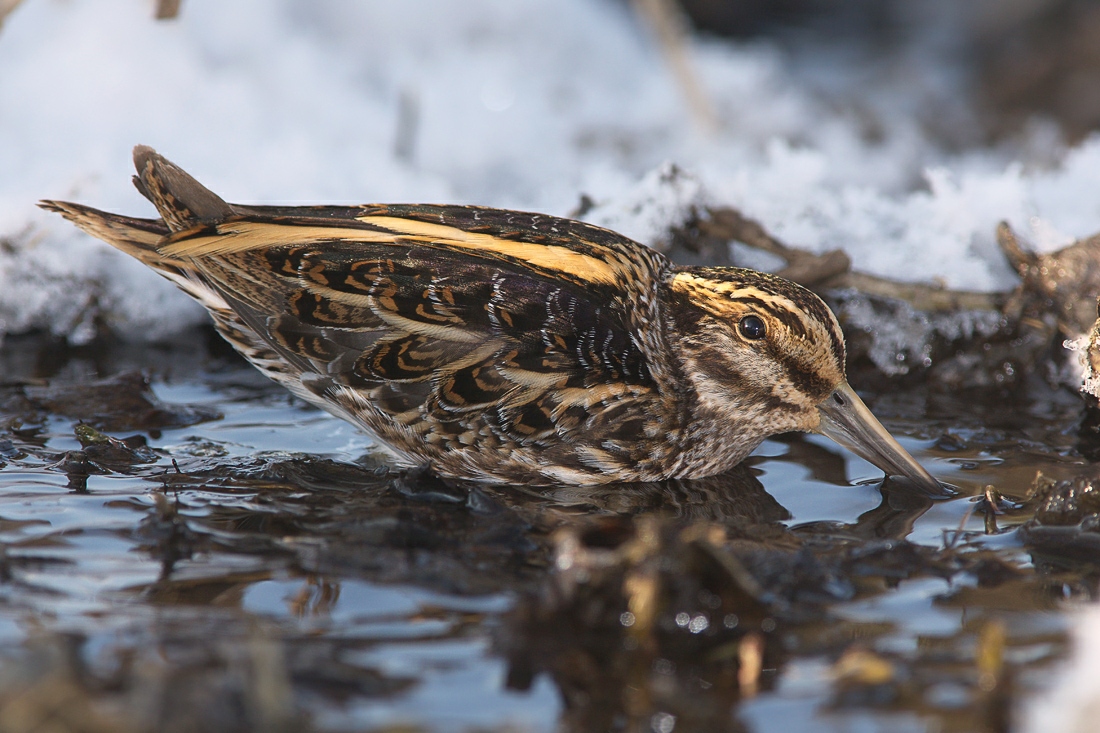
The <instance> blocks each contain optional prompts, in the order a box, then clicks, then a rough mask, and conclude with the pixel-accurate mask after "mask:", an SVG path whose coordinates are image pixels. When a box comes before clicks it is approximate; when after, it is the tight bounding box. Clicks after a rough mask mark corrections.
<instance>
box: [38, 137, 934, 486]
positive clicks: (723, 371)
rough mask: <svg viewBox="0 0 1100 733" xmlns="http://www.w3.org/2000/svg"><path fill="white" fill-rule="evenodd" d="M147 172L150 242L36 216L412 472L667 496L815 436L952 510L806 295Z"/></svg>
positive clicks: (141, 170) (567, 238)
mask: <svg viewBox="0 0 1100 733" xmlns="http://www.w3.org/2000/svg"><path fill="white" fill-rule="evenodd" d="M134 161H135V164H136V166H137V170H138V176H137V177H135V178H134V181H135V183H136V185H137V187H138V189H139V190H140V191H141V193H143V194H144V195H145V196H146V197H147V198H148V199H149V200H150V201H152V202H153V204H154V205H156V207H157V210H158V211H159V213H160V215H161V218H159V219H137V218H131V217H126V216H120V215H117V214H110V213H106V212H102V211H97V210H95V209H92V208H89V207H86V206H82V205H79V204H71V203H63V202H56V201H46V202H43V203H42V206H43V207H45V208H47V209H50V210H52V211H57V212H59V213H61V214H62V215H64V216H65V217H67V218H68V219H70V220H71V221H73V222H74V223H75V224H76V225H77V226H79V227H81V228H82V229H84V230H85V231H87V232H89V233H90V234H92V235H94V236H96V237H99V238H100V239H103V240H105V241H106V242H108V243H110V244H112V245H114V246H115V247H117V248H119V249H121V250H122V251H124V252H126V253H128V254H130V255H133V256H134V257H136V258H138V259H139V260H141V261H142V262H144V263H145V264H147V265H149V266H150V267H152V268H153V269H155V270H156V271H157V272H159V273H160V274H161V275H163V276H164V277H166V278H168V279H169V280H171V281H173V282H174V283H176V284H177V285H178V286H179V287H180V288H182V289H183V290H184V291H185V292H187V293H188V294H189V295H191V296H192V297H194V298H195V299H196V300H198V301H199V302H200V303H202V304H203V305H204V306H205V307H206V308H207V309H208V310H209V311H210V313H211V315H212V316H213V318H214V322H215V324H216V326H217V328H218V329H219V331H220V332H221V333H222V335H223V336H224V337H225V338H226V339H228V340H229V342H230V343H231V344H233V346H234V347H235V348H236V349H237V350H238V351H239V352H240V353H241V354H242V355H243V356H244V357H245V358H246V359H248V360H249V361H251V362H252V363H253V364H255V365H256V366H257V367H258V368H259V369H260V370H261V371H263V372H264V373H265V374H267V375H268V376H269V377H271V378H272V379H274V380H275V381H277V382H279V383H281V384H283V385H284V386H286V387H287V388H289V389H290V390H291V391H292V392H293V393H295V394H296V395H298V396H300V397H302V398H303V399H305V400H307V401H309V402H313V403H315V404H317V405H319V406H321V407H323V408H324V409H326V410H328V411H329V412H332V413H334V414H336V415H338V416H340V417H343V418H345V419H347V420H349V421H351V422H352V423H355V424H356V425H358V426H360V427H362V428H363V429H365V430H366V431H368V432H369V433H370V434H371V435H373V436H375V437H376V438H377V439H378V441H379V442H380V443H381V444H383V445H384V446H386V447H387V448H388V449H389V450H390V451H391V452H392V453H393V457H394V461H395V462H396V463H398V464H402V465H406V466H413V465H425V464H427V465H429V466H430V467H431V469H432V470H433V471H434V472H436V473H438V474H440V475H442V476H448V477H455V478H464V479H475V480H490V481H501V482H519V483H525V484H529V485H550V484H562V483H564V484H576V485H594V484H604V483H609V482H618V481H660V480H663V479H668V478H684V477H703V476H708V475H714V474H717V473H720V472H722V471H725V470H726V469H728V468H730V467H731V466H734V465H735V464H737V463H738V462H739V461H741V459H743V458H744V457H745V456H746V455H748V454H749V452H751V451H752V450H753V449H754V448H755V447H756V446H757V445H759V444H760V442H761V441H762V440H763V439H764V438H765V437H767V436H768V435H772V434H774V433H779V432H784V431H792V430H801V431H818V432H822V433H824V434H826V435H829V436H830V437H833V438H834V439H836V440H838V441H839V442H841V443H843V444H844V445H846V446H848V447H850V448H851V449H852V450H854V451H855V452H856V453H858V454H860V455H862V456H864V457H865V458H867V459H868V460H870V461H871V462H872V463H874V464H876V465H877V466H879V467H880V468H881V469H883V470H884V471H885V472H887V473H888V474H899V475H904V476H907V477H909V478H911V479H912V480H914V481H916V482H917V483H918V484H920V485H921V486H923V487H924V488H925V489H927V490H932V491H935V490H938V488H939V485H938V484H937V483H936V482H935V480H934V479H933V478H932V477H931V476H930V475H929V474H928V473H927V472H926V471H925V470H924V469H923V468H921V466H920V465H919V464H918V463H917V462H916V461H915V460H914V459H913V458H912V457H911V456H910V455H909V454H908V453H906V452H905V450H904V449H903V448H901V446H900V445H898V444H897V442H896V441H895V440H894V439H893V438H892V437H891V436H890V435H889V434H888V433H887V432H886V430H885V429H884V428H883V427H882V425H881V424H879V422H878V421H877V420H876V419H875V418H874V416H873V415H871V413H870V411H869V410H868V409H867V408H866V406H865V405H864V404H863V403H862V401H861V400H860V399H859V397H857V396H856V394H855V392H853V391H852V389H851V388H850V387H849V386H848V384H847V382H846V380H845V375H844V339H843V335H842V333H841V330H840V327H839V325H838V324H837V321H836V318H835V317H834V316H833V314H832V312H830V310H829V309H828V307H827V306H826V305H825V304H824V303H823V302H822V301H821V300H820V299H819V298H818V297H817V296H816V295H814V294H812V293H810V292H809V291H808V290H805V289H804V288H802V287H800V286H798V285H796V284H794V283H792V282H789V281H787V280H784V279H782V278H779V277H776V276H774V275H768V274H764V273H760V272H755V271H752V270H745V269H738V268H719V267H677V266H675V265H673V264H672V263H670V262H669V261H668V260H667V259H666V258H665V257H663V256H662V255H660V254H658V253H656V252H654V251H652V250H650V249H648V248H646V247H644V246H642V245H639V244H637V243H635V242H633V241H631V240H629V239H627V238H625V237H622V236H620V235H618V234H615V233H614V232H611V231H608V230H606V229H601V228H598V227H594V226H590V225H588V224H584V223H581V222H577V221H570V220H566V219H558V218H555V217H551V216H544V215H539V214H527V213H520V212H515V211H501V210H496V209H487V208H481V207H474V206H428V205H364V206H352V207H339V206H316V207H273V206H242V205H237V204H229V203H226V202H225V201H223V200H222V199H221V198H219V197H218V196H216V195H215V194H214V193H212V192H211V191H209V190H208V189H207V188H205V187H204V186H202V185H201V184H200V183H198V182H197V181H196V180H195V179H193V178H192V177H191V176H189V175H188V174H187V173H185V172H184V171H183V170H181V169H180V168H178V167H177V166H175V165H174V164H172V163H171V162H169V161H168V160H166V159H164V158H163V157H161V156H160V155H158V154H157V153H156V152H154V151H153V150H152V149H150V148H147V147H143V146H139V147H137V148H135V150H134Z"/></svg>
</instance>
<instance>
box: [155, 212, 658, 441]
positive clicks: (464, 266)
mask: <svg viewBox="0 0 1100 733" xmlns="http://www.w3.org/2000/svg"><path fill="white" fill-rule="evenodd" d="M257 213H258V212H256V213H254V212H251V211H249V212H244V213H241V214H238V215H236V216H235V217H233V218H232V219H230V220H228V221H225V222H222V223H219V224H216V225H212V226H206V227H199V228H196V229H191V230H185V231H181V232H178V233H176V234H173V235H172V236H170V237H168V238H167V239H166V240H165V241H164V242H162V244H161V245H160V246H159V248H158V251H159V252H160V253H161V254H162V255H163V256H165V257H167V258H169V259H171V260H173V261H181V260H183V261H190V262H191V263H193V266H194V267H195V268H196V270H198V271H199V272H201V275H202V279H203V280H204V281H205V282H207V283H208V284H209V285H210V287H212V288H213V289H215V290H216V291H217V292H218V293H219V294H220V295H221V296H222V297H223V298H224V299H225V300H226V302H227V303H229V304H230V305H231V307H232V308H233V310H234V311H236V312H237V313H238V314H239V315H240V316H241V318H242V319H243V320H244V322H245V323H247V324H248V326H249V327H251V328H252V329H253V330H254V331H255V332H256V333H258V334H260V335H261V336H262V337H263V338H264V339H265V340H266V341H268V342H269V343H270V344H271V346H272V347H273V348H275V349H276V350H277V351H279V352H280V353H281V354H282V355H283V356H284V357H285V358H286V359H288V360H290V361H292V362H293V363H295V364H297V365H298V366H299V368H300V369H301V370H302V372H303V374H305V375H308V378H309V379H311V380H313V381H312V383H311V387H310V388H311V389H315V390H324V391H326V393H328V394H329V396H332V395H340V394H345V395H346V388H350V389H353V390H358V391H359V392H361V393H365V394H368V395H369V397H370V403H371V405H373V406H374V408H375V409H377V410H380V411H382V412H384V413H385V414H386V416H387V417H388V418H389V419H390V420H393V421H396V422H397V423H400V424H403V425H406V426H408V428H409V429H411V430H417V429H420V428H426V426H427V425H428V423H431V426H432V433H433V439H436V440H442V439H445V438H446V436H447V435H448V429H449V430H450V431H451V432H452V433H453V435H452V436H451V437H452V438H453V440H454V441H456V446H457V444H461V443H463V442H469V441H474V440H479V439H481V438H483V437H485V436H483V435H481V433H482V432H487V433H491V434H492V435H494V436H496V437H498V438H501V439H503V440H506V441H507V442H511V443H517V444H530V443H531V442H533V441H540V440H544V439H547V438H550V437H551V436H553V438H554V440H555V442H557V441H560V440H561V439H562V438H563V437H564V438H569V437H570V436H580V435H581V434H584V435H585V436H587V437H586V442H591V439H592V436H599V437H600V439H601V440H600V442H601V443H607V444H608V446H607V447H609V448H610V447H613V446H612V445H611V444H614V443H618V442H620V441H622V442H623V444H624V445H625V444H626V443H629V442H631V441H634V440H635V439H636V438H637V437H639V436H638V433H639V431H641V430H642V429H643V426H642V425H641V422H642V421H641V420H640V418H642V417H644V416H645V414H646V413H645V411H644V410H642V409H640V408H639V403H646V402H651V401H654V400H655V399H656V398H657V394H656V390H657V385H656V384H655V382H654V379H653V376H652V373H651V371H652V364H651V362H652V359H651V358H650V357H649V354H651V353H652V351H651V347H650V345H647V343H646V339H647V338H651V336H650V335H649V333H648V331H649V330H653V329H658V328H659V327H660V324H659V323H653V322H651V321H650V320H649V318H648V316H647V314H646V313H645V310H644V309H645V308H646V307H647V306H646V303H645V302H643V301H648V300H651V299H652V298H653V294H654V292H655V279H656V278H657V277H658V276H659V273H657V272H655V268H656V267H658V266H659V265H660V261H659V260H657V259H649V258H647V257H645V256H644V255H643V256H641V257H640V256H639V255H638V253H637V252H633V251H630V250H629V249H626V248H625V247H624V248H623V250H622V251H618V250H611V251H608V249H607V248H605V247H603V246H602V245H600V244H599V243H593V242H592V241H591V240H586V239H581V238H580V237H578V236H577V232H576V224H574V223H570V222H562V221H560V220H549V221H548V223H547V227H548V229H553V228H555V226H557V227H558V229H559V231H556V232H554V231H551V232H549V233H540V232H539V230H538V229H537V228H536V226H537V224H535V223H533V222H532V220H533V219H534V217H531V219H529V220H527V221H526V222H525V221H522V220H519V221H517V215H516V214H514V213H512V212H498V211H493V210H488V209H482V210H474V211H472V212H471V211H469V210H465V209H457V208H452V209H448V208H444V207H426V206H425V207H415V208H408V207H400V208H399V207H368V208H367V209H365V210H364V211H363V212H362V213H361V214H360V215H359V216H357V217H354V218H350V219H349V218H345V217H344V216H331V217H326V216H323V215H322V216H317V214H318V213H321V214H323V213H324V212H323V211H319V210H316V209H314V210H310V211H308V212H295V214H297V215H295V214H292V213H290V212H286V211H285V210H284V212H283V215H281V216H276V217H271V216H267V215H257ZM302 213H305V214H307V215H306V216H302V215H301V214H302ZM341 213H343V212H341ZM410 213H411V214H414V215H415V216H417V217H422V218H410V216H409V214H410ZM475 214H476V215H477V219H476V220H475V219H473V215H475ZM456 215H461V216H463V217H465V218H464V219H463V220H462V221H463V223H467V222H474V221H476V222H479V223H480V225H479V227H478V228H480V227H484V228H485V231H476V230H474V231H471V229H473V227H470V228H460V227H459V226H455V222H454V219H455V217H456ZM524 216H526V215H524ZM428 217H432V218H434V219H435V220H436V221H430V222H429V221H424V220H423V219H426V218H428ZM543 219H545V217H543ZM440 221H442V222H446V223H438V222H440ZM524 224H527V225H528V226H527V227H526V228H525V227H524ZM565 225H570V226H572V227H573V230H572V231H568V232H562V231H561V227H563V226H565ZM508 226H512V227H513V228H512V229H508ZM598 231H600V232H602V230H598ZM490 232H491V233H490ZM502 233H503V234H504V236H502ZM635 246H636V245H635ZM349 409H350V408H349ZM452 447H455V446H452Z"/></svg>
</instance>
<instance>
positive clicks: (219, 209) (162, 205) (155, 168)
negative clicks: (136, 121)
mask: <svg viewBox="0 0 1100 733" xmlns="http://www.w3.org/2000/svg"><path fill="white" fill-rule="evenodd" d="M134 167H135V168H137V172H138V174H137V175H136V176H134V185H135V186H137V189H138V191H140V192H141V194H142V195H143V196H145V198H147V199H149V200H150V201H151V202H153V205H154V206H156V207H157V211H159V212H160V215H161V216H162V217H164V222H165V224H167V225H168V228H169V229H170V230H172V231H173V232H179V231H183V230H184V229H190V228H192V227H195V226H198V225H200V224H209V223H211V222H219V221H224V220H225V219H227V218H228V217H230V216H233V214H234V213H236V212H234V210H233V207H232V206H230V205H229V204H227V203H226V202H225V201H224V200H222V198H221V197H220V196H218V195H217V194H216V193H214V192H213V191H211V190H210V189H208V188H207V187H206V186H204V185H202V184H201V183H199V182H198V181H196V180H195V179H194V178H192V177H191V176H190V175H189V174H188V173H187V172H186V171H184V170H183V169H182V168H180V167H179V166H178V165H176V164H175V163H173V162H172V161H170V160H168V159H167V158H165V157H164V156H163V155H160V154H159V153H157V151H155V150H153V149H152V148H151V147H149V146H148V145H138V146H136V147H134Z"/></svg>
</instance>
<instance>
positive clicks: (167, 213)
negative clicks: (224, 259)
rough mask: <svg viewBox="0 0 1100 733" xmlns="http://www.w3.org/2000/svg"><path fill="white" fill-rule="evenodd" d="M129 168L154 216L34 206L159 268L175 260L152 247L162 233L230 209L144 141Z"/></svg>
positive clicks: (79, 207)
mask: <svg viewBox="0 0 1100 733" xmlns="http://www.w3.org/2000/svg"><path fill="white" fill-rule="evenodd" d="M134 167H135V168H137V175H136V176H134V185H135V186H136V187H137V189H138V191H140V192H141V194H142V195H143V196H145V198H147V199H149V200H150V201H151V202H152V203H153V205H154V206H156V207H157V212H158V213H159V214H160V216H161V218H160V219H139V218H135V217H130V216H122V215H121V214H111V213H109V212H106V211H100V210H99V209H93V208H92V207H90V206H84V205H83V204H74V203H70V202H67V201H40V202H39V203H38V205H39V206H40V207H42V208H43V209H46V210H47V211H54V212H57V213H58V214H61V215H62V216H64V217H65V218H66V219H68V220H69V221H71V222H72V223H73V224H76V225H77V226H78V227H80V228H81V229H83V230H84V231H85V232H87V233H88V234H91V235H92V236H93V237H96V238H98V239H102V240H103V241H104V242H107V243H108V244H110V245H111V246H113V247H116V248H118V249H120V250H122V251H123V252H125V253H126V254H128V255H131V256H133V257H136V258H137V259H139V260H141V261H142V262H144V263H145V264H146V265H148V266H150V267H152V268H154V269H156V270H160V271H162V272H163V271H164V270H166V269H167V270H172V269H175V268H176V267H177V266H178V265H179V264H181V263H178V262H174V261H172V260H171V259H170V258H165V257H164V256H162V255H161V254H160V253H158V251H157V247H158V245H159V244H161V242H162V241H163V240H164V238H165V237H168V236H170V235H171V234H173V233H174V232H179V231H183V230H185V229H192V228H194V227H197V226H202V225H204V224H209V223H212V222H218V221H223V220H224V219H226V218H227V217H230V216H232V215H233V214H234V213H235V212H234V210H233V207H232V206H230V205H229V204H228V203H226V202H225V201H223V200H222V199H221V198H220V197H219V196H218V195H217V194H215V193H214V192H212V191H211V190H210V189H208V188H206V187H205V186H203V185H202V184H201V183H199V182H198V181H196V180H195V179H194V178H192V177H191V176H190V175H188V174H187V173H186V172H185V171H184V170H183V169H182V168H180V167H179V166H177V165H176V164H175V163H172V162H171V161H170V160H168V159H167V158H165V157H164V156H162V155H160V154H158V153H157V152H156V151H155V150H153V149H152V148H150V147H148V146H147V145H138V146H137V147H135V148H134Z"/></svg>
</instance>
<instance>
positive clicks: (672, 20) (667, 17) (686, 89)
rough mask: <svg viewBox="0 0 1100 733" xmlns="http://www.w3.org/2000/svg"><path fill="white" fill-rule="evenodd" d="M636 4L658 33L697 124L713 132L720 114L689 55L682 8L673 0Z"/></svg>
mask: <svg viewBox="0 0 1100 733" xmlns="http://www.w3.org/2000/svg"><path fill="white" fill-rule="evenodd" d="M634 7H635V8H636V9H637V11H638V13H639V14H640V15H641V16H642V17H643V18H644V19H645V20H646V22H647V23H649V25H650V27H651V28H653V32H654V33H656V34H657V41H658V42H659V43H660V44H661V50H662V51H663V52H664V55H665V59H666V60H667V61H668V64H669V66H671V67H672V73H673V74H674V75H675V76H676V81H677V83H679V85H680V88H681V90H683V93H684V96H685V97H687V102H688V105H689V106H690V107H691V114H692V116H693V117H694V118H695V122H696V124H698V125H699V127H700V128H702V130H703V131H704V132H707V133H711V132H714V131H715V130H717V129H718V115H717V114H716V113H715V111H714V106H713V105H712V104H711V103H710V99H709V98H708V97H707V95H706V92H704V91H703V86H702V84H700V83H699V78H698V76H696V74H695V69H694V67H692V65H691V61H690V59H689V58H688V51H687V47H688V41H687V38H688V33H687V30H686V28H685V27H684V20H683V17H682V16H681V15H680V11H679V8H677V7H676V5H675V3H673V1H672V0H634Z"/></svg>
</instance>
